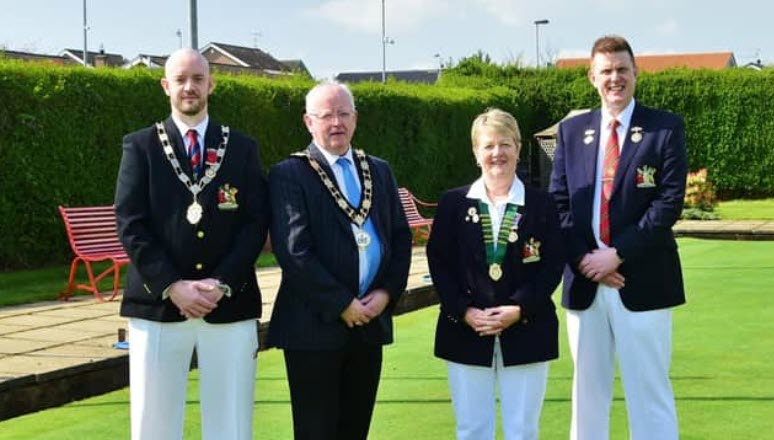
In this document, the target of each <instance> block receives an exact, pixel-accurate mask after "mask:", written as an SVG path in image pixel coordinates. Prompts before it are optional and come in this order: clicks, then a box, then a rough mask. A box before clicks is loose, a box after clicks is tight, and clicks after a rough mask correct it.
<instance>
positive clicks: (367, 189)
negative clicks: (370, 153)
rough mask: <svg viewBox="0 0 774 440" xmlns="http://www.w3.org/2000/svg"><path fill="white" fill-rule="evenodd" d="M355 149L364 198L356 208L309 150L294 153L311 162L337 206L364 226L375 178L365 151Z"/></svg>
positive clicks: (352, 219)
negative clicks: (360, 171) (361, 172)
mask: <svg viewBox="0 0 774 440" xmlns="http://www.w3.org/2000/svg"><path fill="white" fill-rule="evenodd" d="M353 151H354V153H355V157H356V158H357V161H358V162H359V163H360V169H361V170H362V171H363V195H362V197H363V198H362V200H361V203H360V208H359V209H356V208H355V207H353V206H352V205H350V203H349V201H348V200H347V198H346V197H344V195H343V194H342V193H341V191H339V188H338V187H337V186H336V185H335V184H334V183H333V182H332V181H331V179H330V177H328V174H327V173H326V172H325V170H323V168H322V166H320V164H319V162H317V160H316V159H315V158H313V157H312V156H310V155H309V153H308V152H306V151H300V152H297V153H293V156H296V157H301V158H305V159H306V160H307V161H308V162H309V165H311V166H312V168H313V169H314V170H315V171H316V172H317V175H318V176H320V180H321V181H322V183H323V185H325V188H327V189H328V192H329V193H330V195H331V197H333V200H334V201H335V202H336V206H338V207H339V209H341V210H342V211H343V212H344V214H345V215H346V216H347V217H349V219H350V220H351V221H352V223H354V224H356V225H357V226H358V227H360V228H362V227H363V223H365V221H366V219H367V218H368V213H369V211H370V210H371V204H372V203H373V196H374V191H373V189H374V184H373V179H372V178H371V168H370V166H369V165H368V160H366V154H365V152H363V150H354V149H353Z"/></svg>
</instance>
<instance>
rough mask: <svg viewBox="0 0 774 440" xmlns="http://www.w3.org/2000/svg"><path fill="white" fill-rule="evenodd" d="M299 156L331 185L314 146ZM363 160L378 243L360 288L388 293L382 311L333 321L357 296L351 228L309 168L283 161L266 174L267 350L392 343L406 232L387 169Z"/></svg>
mask: <svg viewBox="0 0 774 440" xmlns="http://www.w3.org/2000/svg"><path fill="white" fill-rule="evenodd" d="M307 152H308V153H309V154H310V155H311V156H312V157H313V158H314V159H316V160H317V162H319V163H320V165H321V166H322V168H323V169H324V170H325V172H326V173H328V176H329V177H330V179H331V181H332V182H333V183H334V184H336V178H335V176H334V174H333V171H332V170H331V168H330V166H328V163H327V161H326V160H325V157H324V156H323V155H322V153H321V152H320V150H319V149H318V147H317V146H315V145H314V144H311V145H309V147H308V149H307ZM367 160H368V163H369V166H370V168H371V175H372V178H373V184H374V192H373V205H372V206H371V211H370V214H369V216H370V217H371V218H372V219H373V221H374V226H375V227H376V231H377V233H378V234H379V238H380V240H381V245H382V260H381V264H380V266H379V269H378V271H377V274H376V277H375V278H374V280H373V282H372V283H371V286H370V287H369V288H368V290H369V291H371V290H373V289H378V288H381V289H385V290H386V291H387V292H388V293H389V295H390V303H389V305H388V308H387V309H385V311H384V312H383V313H382V314H381V315H380V316H379V317H378V318H377V319H373V320H371V322H369V323H368V324H367V325H364V326H362V327H355V328H352V329H350V328H348V327H347V326H346V324H345V323H344V321H343V320H342V319H341V318H340V315H341V312H343V311H344V310H345V309H346V308H347V307H348V306H349V304H350V303H351V302H352V300H353V299H354V298H356V297H357V295H358V290H359V289H358V284H359V282H358V280H359V260H358V248H357V244H356V243H355V238H354V235H353V233H352V227H351V223H350V220H349V218H348V217H347V216H346V215H345V214H344V213H343V212H342V211H341V210H340V209H339V207H338V206H337V205H336V202H335V201H334V199H333V197H332V196H331V194H330V193H329V192H328V190H327V189H326V188H325V186H324V185H323V184H322V181H321V180H320V176H319V175H318V174H317V172H316V171H314V169H313V168H312V167H311V165H309V162H308V161H307V160H306V159H305V158H299V157H290V158H288V159H286V160H284V161H282V162H280V163H279V164H277V165H275V166H274V167H273V168H272V169H271V172H270V173H269V187H270V191H271V197H270V198H271V206H272V222H271V237H272V248H273V249H274V253H275V255H276V256H277V260H278V261H279V264H280V266H281V267H282V281H281V284H280V288H279V292H278V293H277V299H276V302H275V304H274V310H273V312H272V317H271V322H270V324H269V336H268V338H269V344H270V345H272V346H276V347H279V348H285V349H291V350H331V349H337V348H341V347H343V346H344V345H345V344H346V343H347V341H349V339H350V338H351V337H356V338H360V339H361V340H362V341H364V342H366V343H368V344H373V345H382V344H389V343H391V342H392V339H393V335H392V314H391V310H392V307H393V306H394V305H395V303H396V302H397V301H398V299H399V298H400V296H401V294H402V293H403V291H404V290H405V288H406V281H407V278H408V271H409V265H410V264H411V231H410V229H409V227H408V222H407V221H406V216H405V215H404V213H403V208H402V207H401V204H400V198H399V196H398V188H397V185H396V183H395V177H394V176H393V175H392V171H391V170H390V167H389V165H388V164H387V162H385V161H383V160H381V159H378V158H376V157H373V156H368V157H367ZM358 162H359V161H355V164H356V167H357V169H358V175H359V177H360V180H361V182H362V170H360V166H359V163H358Z"/></svg>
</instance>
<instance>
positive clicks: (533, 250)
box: [521, 237, 540, 263]
mask: <svg viewBox="0 0 774 440" xmlns="http://www.w3.org/2000/svg"><path fill="white" fill-rule="evenodd" d="M521 261H522V262H523V263H535V262H537V261H540V242H539V241H537V240H535V237H530V239H529V241H527V242H526V243H524V247H523V248H522V250H521Z"/></svg>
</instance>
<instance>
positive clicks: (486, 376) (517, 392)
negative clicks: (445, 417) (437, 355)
mask: <svg viewBox="0 0 774 440" xmlns="http://www.w3.org/2000/svg"><path fill="white" fill-rule="evenodd" d="M492 363H493V367H480V366H474V365H465V364H458V363H455V362H447V363H446V370H447V372H448V375H449V387H450V388H451V396H452V406H453V407H454V415H455V418H456V420H457V439H458V440H487V439H494V438H495V399H496V397H497V388H498V387H499V390H500V413H501V420H502V425H503V434H504V438H505V440H535V439H537V438H538V429H539V425H540V410H541V409H542V407H543V398H544V397H545V394H546V383H547V381H548V362H538V363H533V364H526V365H514V366H511V367H504V366H503V359H502V352H501V350H500V340H499V339H496V340H495V352H494V359H493V360H492Z"/></svg>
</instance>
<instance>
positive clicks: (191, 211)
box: [185, 200, 204, 225]
mask: <svg viewBox="0 0 774 440" xmlns="http://www.w3.org/2000/svg"><path fill="white" fill-rule="evenodd" d="M202 212H204V210H203V209H202V205H200V204H199V202H197V201H196V200H194V201H193V203H191V204H190V205H188V210H187V211H186V213H185V218H186V219H187V220H188V223H190V224H192V225H195V224H197V223H199V221H201V219H202Z"/></svg>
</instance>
